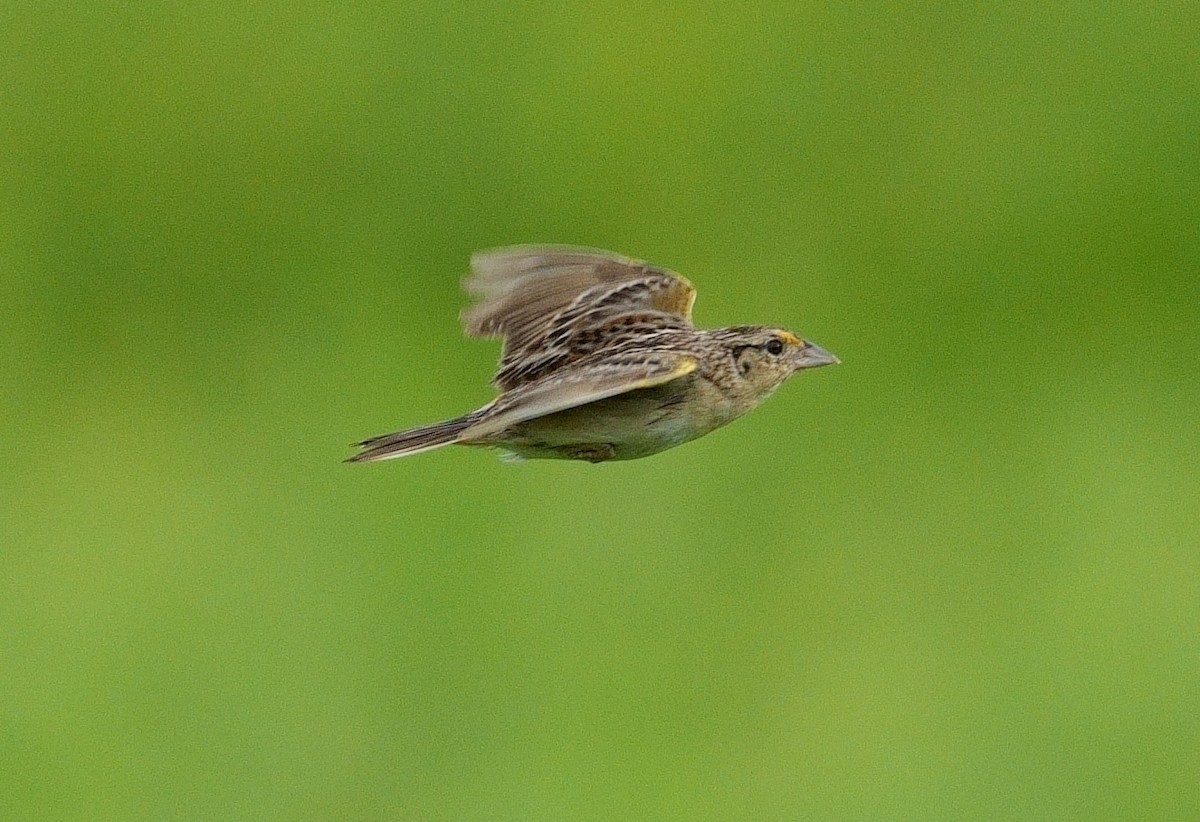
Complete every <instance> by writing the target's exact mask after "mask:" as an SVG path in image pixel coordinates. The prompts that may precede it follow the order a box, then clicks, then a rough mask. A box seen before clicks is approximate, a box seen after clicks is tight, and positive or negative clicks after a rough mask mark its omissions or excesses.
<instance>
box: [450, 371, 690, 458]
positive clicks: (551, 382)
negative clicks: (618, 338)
mask: <svg viewBox="0 0 1200 822" xmlns="http://www.w3.org/2000/svg"><path fill="white" fill-rule="evenodd" d="M696 366H697V360H696V358H695V357H693V356H690V355H688V354H681V353H677V352H674V351H649V352H641V353H639V354H637V355H628V354H626V355H620V356H612V357H606V358H603V359H598V360H596V361H595V362H593V363H590V364H579V365H577V366H576V367H574V368H572V369H571V371H570V372H569V373H562V372H559V373H556V374H552V375H550V376H549V377H545V378H543V379H540V380H535V381H533V382H529V383H525V384H523V385H520V386H518V387H517V388H514V389H513V390H512V391H509V392H508V393H506V394H503V395H501V396H500V397H499V398H498V399H497V400H496V402H495V403H494V404H493V405H492V406H491V408H489V409H488V412H487V413H486V414H485V415H484V416H483V418H482V419H480V420H479V421H478V422H477V423H475V424H474V425H472V426H471V427H470V428H468V429H466V430H465V431H463V433H462V435H461V436H460V438H459V441H460V442H471V441H476V442H478V441H481V440H486V439H487V438H488V437H490V436H492V435H493V434H497V433H499V432H500V431H503V430H504V429H506V428H509V427H511V426H513V425H517V424H518V423H522V422H525V421H527V420H531V419H534V418H536V417H544V416H546V415H547V414H554V413H556V412H558V411H565V410H566V409H568V408H575V407H577V406H580V405H586V404H588V403H590V402H596V401H597V400H603V399H606V398H608V397H615V396H616V395H618V394H624V393H626V392H628V391H636V390H638V389H640V388H653V387H654V386H656V385H663V384H665V383H668V382H670V381H671V380H675V379H679V378H680V377H683V376H686V375H687V374H690V373H692V372H693V371H695V370H696Z"/></svg>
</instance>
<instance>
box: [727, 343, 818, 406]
mask: <svg viewBox="0 0 1200 822" xmlns="http://www.w3.org/2000/svg"><path fill="white" fill-rule="evenodd" d="M725 331H726V332H728V337H727V339H726V344H727V345H728V346H729V349H730V352H731V355H732V357H733V362H734V365H735V367H736V369H737V374H738V377H739V378H740V380H741V382H742V383H743V386H744V387H745V388H746V389H748V390H749V393H751V394H754V395H758V396H760V397H761V396H765V395H767V394H769V393H770V392H772V391H774V390H775V389H776V388H778V387H779V386H780V385H781V384H782V383H783V381H784V380H786V379H787V378H788V377H790V376H792V375H793V374H795V373H796V372H797V371H802V370H804V369H805V368H818V367H820V366H822V365H834V364H836V363H838V362H840V360H838V358H837V357H835V356H834V355H833V354H830V353H829V352H828V351H826V350H825V349H824V348H822V347H821V346H819V345H817V344H816V343H813V342H809V341H808V340H803V339H801V338H800V337H798V336H796V335H795V334H793V333H792V332H791V331H788V330H786V329H783V328H769V327H764V326H742V327H739V328H730V329H725Z"/></svg>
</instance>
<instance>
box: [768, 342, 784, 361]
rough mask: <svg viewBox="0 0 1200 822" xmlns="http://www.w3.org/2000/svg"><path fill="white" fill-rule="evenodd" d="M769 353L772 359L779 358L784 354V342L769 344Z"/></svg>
mask: <svg viewBox="0 0 1200 822" xmlns="http://www.w3.org/2000/svg"><path fill="white" fill-rule="evenodd" d="M767 353H768V354H770V355H771V356H772V357H778V356H779V355H780V354H782V353H783V340H778V339H775V340H771V341H770V342H768V343H767Z"/></svg>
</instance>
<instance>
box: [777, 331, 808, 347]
mask: <svg viewBox="0 0 1200 822" xmlns="http://www.w3.org/2000/svg"><path fill="white" fill-rule="evenodd" d="M779 339H781V340H783V341H784V342H785V343H787V344H788V345H804V340H802V339H800V338H799V337H797V336H796V335H795V334H793V333H792V332H791V331H780V332H779Z"/></svg>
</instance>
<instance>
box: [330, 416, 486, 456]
mask: <svg viewBox="0 0 1200 822" xmlns="http://www.w3.org/2000/svg"><path fill="white" fill-rule="evenodd" d="M477 414H478V412H473V413H470V414H466V415H464V416H462V417H458V418H457V419H453V420H446V421H445V422H435V423H433V424H432V425H422V426H419V427H417V428H409V429H407V430H405V431H397V432H395V433H394V434H383V435H382V436H378V437H371V438H370V439H369V440H363V441H362V442H359V443H355V445H357V446H358V447H359V448H361V449H362V450H361V451H359V452H358V453H357V454H355V455H354V456H352V457H350V458H348V459H347V460H346V462H374V461H376V460H390V459H395V458H396V457H407V456H408V455H410V454H419V453H421V452H422V451H429V450H432V449H434V448H441V447H442V446H443V445H450V444H452V443H454V442H457V441H458V437H459V435H460V434H461V433H462V432H463V431H465V430H466V429H467V428H468V427H470V425H471V423H473V422H474V421H475V420H476V418H477Z"/></svg>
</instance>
